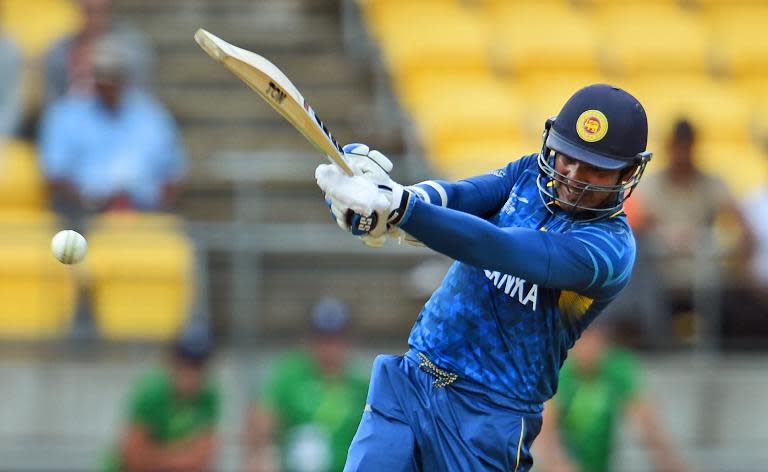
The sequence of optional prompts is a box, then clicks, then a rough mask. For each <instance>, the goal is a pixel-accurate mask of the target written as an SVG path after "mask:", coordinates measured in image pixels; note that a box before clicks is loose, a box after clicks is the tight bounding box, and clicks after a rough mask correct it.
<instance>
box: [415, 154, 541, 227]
mask: <svg viewBox="0 0 768 472" xmlns="http://www.w3.org/2000/svg"><path fill="white" fill-rule="evenodd" d="M531 165H535V155H532V156H526V157H523V158H521V159H518V160H516V161H513V162H510V163H509V164H507V165H506V166H505V167H502V168H500V169H497V170H495V171H493V172H489V173H487V174H483V175H478V176H475V177H470V178H467V179H464V180H460V181H458V182H446V181H443V180H427V181H424V182H420V183H418V184H415V185H413V186H411V187H409V188H410V189H411V190H412V191H413V192H414V193H415V194H416V195H417V196H418V197H419V199H421V200H422V201H424V202H426V203H430V204H433V205H438V206H441V207H445V208H450V209H452V210H457V211H460V212H463V213H469V214H470V215H475V216H480V217H486V216H490V215H492V214H494V213H496V212H497V211H498V210H499V208H501V206H502V205H504V202H505V201H506V200H507V197H508V196H509V192H510V191H511V189H512V186H513V185H514V184H515V182H516V181H517V179H518V177H519V176H520V173H521V172H522V170H523V169H524V168H526V167H528V166H531Z"/></svg>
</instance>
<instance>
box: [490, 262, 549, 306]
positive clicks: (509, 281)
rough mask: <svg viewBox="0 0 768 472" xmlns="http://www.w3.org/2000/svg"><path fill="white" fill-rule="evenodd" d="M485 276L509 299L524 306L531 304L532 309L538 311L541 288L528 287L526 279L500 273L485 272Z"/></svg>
mask: <svg viewBox="0 0 768 472" xmlns="http://www.w3.org/2000/svg"><path fill="white" fill-rule="evenodd" d="M483 272H485V276H486V277H487V278H488V280H490V281H491V283H492V284H493V285H494V287H496V288H497V289H499V290H501V291H502V292H504V294H506V295H508V296H509V298H511V299H513V300H516V301H517V302H518V303H520V304H521V305H523V306H528V305H529V304H530V306H531V309H532V310H533V311H536V305H538V299H539V286H538V285H536V284H528V287H526V282H525V279H521V278H520V277H516V276H514V275H509V274H502V273H501V272H498V271H490V270H485V271H483Z"/></svg>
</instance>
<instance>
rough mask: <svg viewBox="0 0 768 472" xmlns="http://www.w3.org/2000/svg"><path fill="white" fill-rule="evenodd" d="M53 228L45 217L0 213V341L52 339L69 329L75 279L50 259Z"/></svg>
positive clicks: (52, 221)
mask: <svg viewBox="0 0 768 472" xmlns="http://www.w3.org/2000/svg"><path fill="white" fill-rule="evenodd" d="M58 228H59V223H58V221H57V220H56V217H55V216H54V215H53V214H51V213H48V212H44V211H24V210H17V211H12V210H4V211H3V212H0V260H2V261H3V263H2V264H0V296H2V300H3V303H0V339H13V340H43V339H52V338H56V337H58V336H61V335H62V334H64V333H65V331H66V329H67V328H68V327H69V323H70V319H71V317H72V314H73V312H74V307H75V302H76V292H77V290H76V283H75V282H76V281H75V278H74V274H73V273H72V272H70V271H68V270H67V269H66V268H65V266H63V265H61V264H58V263H56V261H55V260H53V259H52V256H51V250H50V241H51V235H52V234H54V233H55V232H56V230H57V229H58Z"/></svg>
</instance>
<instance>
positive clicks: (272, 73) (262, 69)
mask: <svg viewBox="0 0 768 472" xmlns="http://www.w3.org/2000/svg"><path fill="white" fill-rule="evenodd" d="M195 41H197V44H198V45H200V47H201V48H202V49H203V51H205V52H206V53H208V55H209V56H211V57H212V58H213V59H214V60H215V61H216V62H218V63H220V64H222V65H224V67H226V68H227V69H229V70H230V72H232V73H233V74H235V75H236V76H237V77H239V78H240V80H242V81H243V82H245V83H246V84H248V86H249V87H251V88H252V89H253V90H254V91H255V92H256V93H258V94H259V96H260V97H261V98H262V99H263V100H264V101H265V102H267V103H268V104H269V105H270V106H271V107H272V108H274V109H275V110H276V111H277V112H278V113H280V114H281V115H282V116H283V118H285V119H286V120H288V122H289V123H291V124H292V125H293V126H294V128H296V129H297V130H299V132H300V133H301V134H303V135H304V137H305V138H306V139H307V141H309V142H310V143H311V144H312V145H313V146H314V147H315V148H317V150H318V151H320V152H321V153H323V154H325V155H326V157H328V159H330V160H331V162H334V163H336V164H337V165H338V166H339V167H341V168H342V169H343V170H344V172H346V173H347V174H348V175H354V171H353V170H352V168H351V167H350V166H349V164H348V163H347V162H346V161H345V160H344V151H343V150H342V148H341V146H340V145H339V143H338V141H336V139H335V138H334V137H333V135H332V134H331V132H330V131H328V127H326V126H325V124H323V122H322V121H321V120H320V117H318V116H317V114H316V113H315V111H314V110H313V109H312V107H311V106H309V103H307V101H306V100H305V99H304V97H303V96H302V95H301V92H299V89H297V88H296V86H295V85H293V83H292V82H291V81H290V79H288V77H286V75H285V74H283V72H282V71H281V70H280V69H278V68H277V66H275V65H274V64H272V63H271V62H269V61H268V60H267V59H266V58H264V57H262V56H260V55H258V54H256V53H254V52H251V51H247V50H245V49H242V48H239V47H237V46H234V45H232V44H230V43H228V42H226V41H224V40H223V39H221V38H219V37H217V36H215V35H213V34H211V33H209V32H208V31H206V30H204V29H202V28H200V29H198V30H197V31H196V32H195Z"/></svg>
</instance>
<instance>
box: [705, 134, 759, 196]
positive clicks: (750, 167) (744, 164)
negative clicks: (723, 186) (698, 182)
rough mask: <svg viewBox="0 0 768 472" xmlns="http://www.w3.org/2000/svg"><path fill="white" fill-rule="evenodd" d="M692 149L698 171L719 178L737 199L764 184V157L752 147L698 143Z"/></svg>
mask: <svg viewBox="0 0 768 472" xmlns="http://www.w3.org/2000/svg"><path fill="white" fill-rule="evenodd" d="M696 149H697V150H696V154H697V156H698V159H699V160H698V162H699V164H700V165H701V166H702V168H704V169H706V170H708V171H710V172H712V173H714V174H717V175H719V176H720V177H721V178H723V179H724V180H725V182H726V183H727V184H728V187H729V188H730V189H731V190H732V191H733V192H734V193H735V194H736V195H737V196H738V197H744V196H745V195H748V194H749V193H751V192H753V191H754V190H756V189H757V188H759V187H760V186H764V185H766V184H768V155H766V153H765V152H764V151H761V150H760V149H759V148H758V147H757V146H756V145H754V144H753V143H750V142H747V143H734V142H728V141H722V140H711V141H710V140H706V139H702V140H700V141H699V142H698V143H697V147H696Z"/></svg>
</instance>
